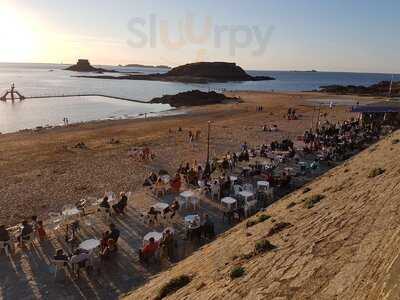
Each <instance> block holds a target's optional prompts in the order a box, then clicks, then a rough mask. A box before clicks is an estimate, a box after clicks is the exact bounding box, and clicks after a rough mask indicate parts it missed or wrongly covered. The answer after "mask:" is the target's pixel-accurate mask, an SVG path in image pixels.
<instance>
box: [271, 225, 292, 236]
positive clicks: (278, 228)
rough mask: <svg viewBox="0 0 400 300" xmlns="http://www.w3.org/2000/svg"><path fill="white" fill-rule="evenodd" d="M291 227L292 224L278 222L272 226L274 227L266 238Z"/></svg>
mask: <svg viewBox="0 0 400 300" xmlns="http://www.w3.org/2000/svg"><path fill="white" fill-rule="evenodd" d="M291 226H292V224H290V223H286V222H279V223H276V224H274V226H272V228H271V229H270V230H269V232H268V236H272V235H274V234H276V233H278V232H280V231H282V230H284V229H286V228H288V227H291Z"/></svg>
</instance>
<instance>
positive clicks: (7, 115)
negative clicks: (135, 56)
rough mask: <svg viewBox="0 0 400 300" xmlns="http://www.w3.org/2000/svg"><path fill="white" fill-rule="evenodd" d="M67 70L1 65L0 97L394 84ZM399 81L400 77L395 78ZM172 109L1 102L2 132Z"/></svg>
mask: <svg viewBox="0 0 400 300" xmlns="http://www.w3.org/2000/svg"><path fill="white" fill-rule="evenodd" d="M65 67H66V66H64V65H51V64H6V63H3V64H0V94H3V92H4V91H5V90H6V89H8V88H9V86H10V85H11V83H15V86H16V89H17V90H18V91H19V92H21V93H22V94H23V95H25V96H43V95H62V94H94V93H96V94H105V95H110V96H119V97H126V98H131V99H137V100H144V101H148V100H150V99H152V98H154V97H159V96H161V95H164V94H175V93H178V92H183V91H187V90H192V89H200V90H204V91H207V90H221V89H226V90H258V91H265V90H267V91H270V90H275V91H305V90H314V89H318V88H319V87H320V86H321V85H329V84H354V85H370V84H373V83H377V82H379V81H382V80H390V79H391V76H392V75H391V74H370V73H369V74H367V73H334V72H317V73H312V72H285V71H248V72H249V73H250V74H252V75H268V76H272V77H275V78H276V79H277V80H274V81H258V82H242V83H221V84H205V85H202V84H184V83H169V82H155V81H132V80H102V79H84V78H74V77H72V76H73V75H76V74H77V73H75V72H69V71H64V70H63V68H65ZM113 69H117V70H120V71H123V72H136V71H138V72H142V73H155V72H160V73H162V72H165V71H166V70H163V69H141V68H118V67H113ZM395 80H400V75H396V76H395ZM170 109H171V107H170V106H169V105H155V104H138V103H131V102H125V101H120V100H112V99H106V98H99V97H84V98H50V99H35V100H33V99H31V100H26V101H23V102H15V103H14V104H12V103H10V102H8V103H3V102H1V101H0V132H3V133H5V132H13V131H18V130H21V129H25V128H34V127H36V126H45V125H59V124H61V123H62V119H63V118H64V117H68V118H69V120H70V123H75V122H83V121H90V120H98V119H107V118H127V117H135V116H138V115H140V114H143V113H149V112H154V113H159V112H162V111H166V110H170Z"/></svg>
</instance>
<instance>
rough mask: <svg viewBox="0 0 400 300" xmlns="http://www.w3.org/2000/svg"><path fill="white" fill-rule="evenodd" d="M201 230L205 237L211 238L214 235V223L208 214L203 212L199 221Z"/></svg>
mask: <svg viewBox="0 0 400 300" xmlns="http://www.w3.org/2000/svg"><path fill="white" fill-rule="evenodd" d="M201 231H202V233H203V235H204V237H205V238H208V239H213V238H214V236H215V231H214V223H213V222H212V221H211V219H210V217H209V216H208V214H205V215H204V217H203V221H202V222H201Z"/></svg>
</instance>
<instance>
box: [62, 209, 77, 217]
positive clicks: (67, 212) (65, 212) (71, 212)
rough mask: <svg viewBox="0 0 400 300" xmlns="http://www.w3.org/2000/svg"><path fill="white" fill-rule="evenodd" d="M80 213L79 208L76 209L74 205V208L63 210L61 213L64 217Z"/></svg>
mask: <svg viewBox="0 0 400 300" xmlns="http://www.w3.org/2000/svg"><path fill="white" fill-rule="evenodd" d="M80 213H81V211H80V210H79V209H77V208H76V207H74V208H70V209H66V210H63V212H62V215H63V216H64V217H73V216H75V215H79V214H80Z"/></svg>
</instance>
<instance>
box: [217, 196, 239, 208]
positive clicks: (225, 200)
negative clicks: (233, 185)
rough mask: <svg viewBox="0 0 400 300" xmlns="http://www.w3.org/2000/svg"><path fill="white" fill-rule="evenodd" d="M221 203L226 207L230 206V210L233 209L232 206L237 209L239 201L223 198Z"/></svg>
mask: <svg viewBox="0 0 400 300" xmlns="http://www.w3.org/2000/svg"><path fill="white" fill-rule="evenodd" d="M221 203H225V204H226V205H228V207H229V210H230V209H231V208H232V205H235V208H236V207H237V200H236V199H235V198H232V197H225V198H222V199H221Z"/></svg>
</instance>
